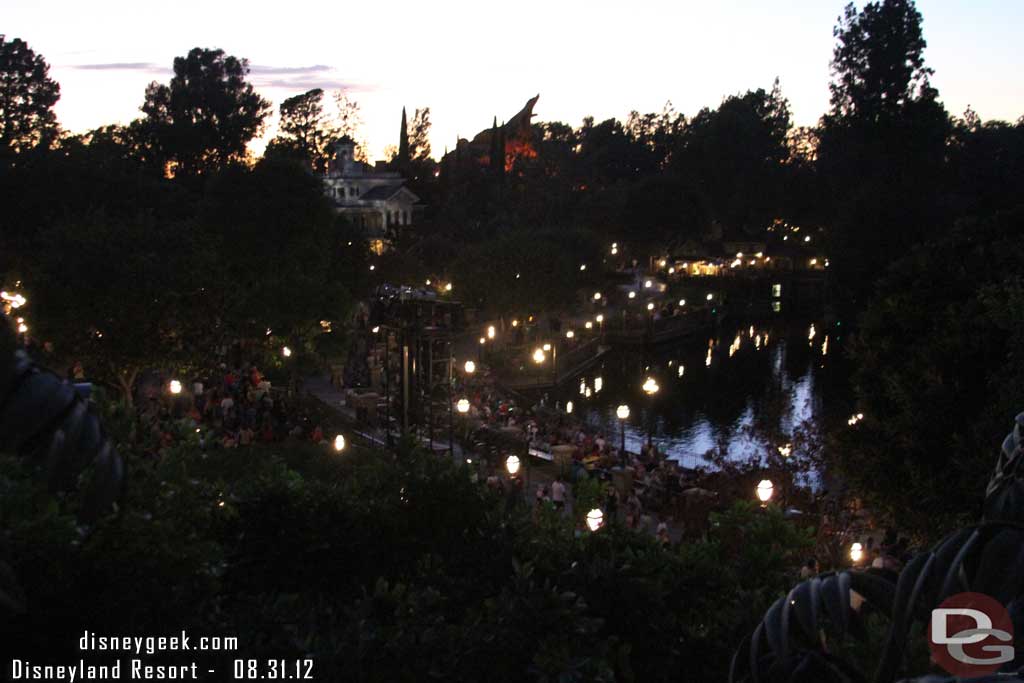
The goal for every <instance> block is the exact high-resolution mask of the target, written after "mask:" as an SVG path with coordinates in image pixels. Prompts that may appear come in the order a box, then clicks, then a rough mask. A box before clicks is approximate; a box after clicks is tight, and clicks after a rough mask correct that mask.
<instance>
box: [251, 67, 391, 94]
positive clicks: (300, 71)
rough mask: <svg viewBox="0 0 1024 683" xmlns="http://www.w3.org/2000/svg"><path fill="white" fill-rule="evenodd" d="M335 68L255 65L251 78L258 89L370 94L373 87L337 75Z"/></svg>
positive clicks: (252, 68)
mask: <svg viewBox="0 0 1024 683" xmlns="http://www.w3.org/2000/svg"><path fill="white" fill-rule="evenodd" d="M335 73H336V72H335V69H334V67H333V66H327V65H326V64H314V65H312V66H267V65H265V64H253V65H252V66H251V67H249V76H250V78H251V79H252V82H253V83H254V84H255V85H256V86H257V87H263V88H280V89H282V90H300V89H301V90H313V89H314V88H320V89H321V90H349V91H355V92H370V91H373V90H375V89H376V88H375V87H374V86H372V85H367V84H362V83H354V82H351V81H347V80H343V79H341V78H338V77H337V76H336V75H335Z"/></svg>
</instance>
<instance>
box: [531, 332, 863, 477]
mask: <svg viewBox="0 0 1024 683" xmlns="http://www.w3.org/2000/svg"><path fill="white" fill-rule="evenodd" d="M843 336H844V335H843V334H842V325H841V323H839V324H838V325H837V324H835V323H832V324H828V325H827V324H826V323H824V322H823V321H822V320H820V319H817V320H814V319H788V320H783V319H774V320H771V319H770V320H768V321H759V322H750V321H744V320H739V319H736V320H735V321H734V322H733V323H732V324H728V323H725V324H722V325H720V327H719V329H718V331H717V332H716V333H715V334H713V335H710V336H709V335H704V336H702V337H700V338H694V337H691V338H689V339H687V340H685V341H681V342H679V343H675V344H672V345H666V346H664V347H659V348H657V349H655V350H654V351H651V352H648V351H644V350H642V349H635V350H634V349H617V350H615V351H613V352H612V353H611V354H609V355H607V356H605V358H604V359H603V362H602V363H601V364H600V365H598V366H595V367H593V368H591V369H590V370H588V371H587V372H585V373H583V374H581V375H580V376H578V377H577V378H575V380H574V381H573V382H568V383H566V384H565V385H563V386H562V387H561V388H560V389H559V391H558V392H557V393H556V395H555V396H553V397H551V398H552V399H553V400H557V401H558V403H559V406H560V407H561V408H562V409H565V408H566V403H567V402H568V401H571V402H572V404H573V405H572V409H573V412H574V414H576V415H577V416H579V417H582V418H584V419H585V420H586V421H587V422H588V423H589V424H591V425H592V426H593V427H594V428H595V429H596V430H598V431H601V432H603V433H604V434H605V437H606V438H607V439H609V440H613V439H614V440H613V441H612V443H616V444H617V443H618V442H619V440H620V438H621V433H620V428H621V424H620V421H619V419H618V418H617V417H616V408H617V407H618V406H619V405H622V404H625V405H627V406H629V409H630V416H629V418H628V419H627V420H626V424H625V440H626V448H627V449H628V450H630V451H633V452H638V451H639V450H640V447H641V446H642V445H643V443H644V441H645V440H647V439H648V438H649V436H648V435H650V436H651V437H652V438H653V441H654V443H655V444H656V445H657V446H658V448H659V450H660V451H662V452H663V453H667V454H668V456H669V457H670V458H672V459H675V460H677V461H679V462H680V464H682V465H684V466H687V467H692V466H695V465H699V464H704V462H705V461H704V459H703V455H704V454H705V453H707V452H708V451H712V450H716V451H718V452H719V453H722V454H726V455H727V457H728V458H729V459H733V460H743V459H749V458H751V457H757V456H758V455H763V454H764V450H765V449H766V448H775V447H777V446H778V445H779V444H781V443H785V442H786V441H788V440H789V439H790V437H791V435H792V434H793V432H794V430H795V429H796V428H797V427H799V426H801V425H802V426H803V427H805V428H808V427H809V428H811V429H814V428H820V427H822V426H823V425H824V423H825V422H826V421H835V420H844V419H846V418H848V417H849V416H850V414H851V412H852V410H853V407H852V401H851V395H850V394H851V392H850V387H849V362H848V361H847V360H846V359H845V358H844V355H843V343H844V338H843ZM680 368H682V370H680ZM647 378H652V379H653V380H654V381H655V382H656V383H657V385H658V391H657V392H656V393H654V394H653V395H649V394H647V393H645V391H644V390H643V385H644V383H645V381H646V380H647ZM588 393H589V396H587V394H588Z"/></svg>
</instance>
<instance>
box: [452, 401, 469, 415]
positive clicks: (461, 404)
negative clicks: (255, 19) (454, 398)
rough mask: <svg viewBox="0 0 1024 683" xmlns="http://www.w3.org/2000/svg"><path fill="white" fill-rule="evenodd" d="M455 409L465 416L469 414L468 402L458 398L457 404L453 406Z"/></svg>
mask: <svg viewBox="0 0 1024 683" xmlns="http://www.w3.org/2000/svg"><path fill="white" fill-rule="evenodd" d="M455 409H456V410H457V411H459V412H460V413H462V414H463V415H465V414H466V413H468V412H469V400H468V399H465V398H460V399H459V401H458V403H456V404H455Z"/></svg>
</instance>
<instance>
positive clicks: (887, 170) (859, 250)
mask: <svg viewBox="0 0 1024 683" xmlns="http://www.w3.org/2000/svg"><path fill="white" fill-rule="evenodd" d="M835 36H836V40H837V43H836V47H835V50H834V52H833V60H832V70H833V81H832V84H831V85H830V89H831V93H832V98H831V100H832V105H831V110H830V111H829V113H828V114H826V115H825V116H824V118H823V119H822V126H821V142H820V145H819V148H818V168H819V170H820V172H821V174H822V175H823V177H824V179H825V181H826V182H827V184H828V188H829V191H830V197H829V210H830V211H829V212H830V213H831V216H830V217H829V221H828V222H829V224H830V227H831V247H830V250H831V252H832V253H833V254H835V255H836V258H834V259H833V260H832V270H833V273H834V277H835V278H836V279H837V281H838V284H839V285H840V293H841V294H842V295H843V299H844V300H845V301H846V302H847V303H848V304H850V305H854V306H860V305H861V304H858V303H857V301H858V300H859V299H862V298H863V297H865V296H866V295H867V294H868V292H869V291H870V285H871V283H872V282H873V281H874V280H875V279H876V278H877V277H878V276H879V275H881V273H882V272H883V270H884V267H885V265H886V264H888V263H890V262H891V261H892V260H894V259H896V258H898V257H899V256H900V255H902V254H904V253H905V252H906V250H907V249H908V248H909V247H910V246H911V245H913V244H915V243H918V242H920V241H921V240H922V239H923V238H924V237H926V236H927V235H928V234H929V233H931V232H934V231H936V230H942V229H945V227H948V225H949V223H950V220H949V216H948V215H945V214H946V212H944V211H943V209H944V206H943V204H944V201H945V198H944V196H943V185H944V180H945V178H944V175H943V174H944V171H945V156H946V140H947V137H948V134H949V119H948V116H947V115H946V112H945V110H944V109H943V107H942V105H941V104H940V103H939V102H938V93H937V91H936V90H935V89H934V88H932V87H931V85H930V84H929V80H928V78H929V76H930V74H931V70H930V69H928V68H927V67H925V66H924V56H923V53H924V48H925V44H926V43H925V40H924V37H923V34H922V31H921V15H920V13H919V12H918V11H917V9H916V7H915V5H914V2H913V0H882V1H881V2H870V3H868V4H867V5H865V6H864V9H863V10H862V11H861V12H858V11H857V10H856V8H855V7H854V6H853V5H852V4H851V5H849V6H847V8H846V11H845V13H844V15H843V17H841V18H840V20H839V24H838V25H837V26H836V29H835Z"/></svg>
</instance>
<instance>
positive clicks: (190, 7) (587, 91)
mask: <svg viewBox="0 0 1024 683" xmlns="http://www.w3.org/2000/svg"><path fill="white" fill-rule="evenodd" d="M3 4H4V11H3V25H2V26H0V31H2V32H3V33H5V34H6V35H7V38H8V39H11V38H15V37H19V38H22V39H24V40H25V41H27V42H28V43H29V45H30V46H31V47H32V48H33V49H34V50H35V51H36V52H37V53H40V54H42V55H43V56H44V57H45V58H46V60H47V61H48V62H49V63H50V65H51V76H52V77H53V78H55V79H56V80H57V81H59V82H60V85H61V93H62V95H61V100H60V103H59V104H58V105H57V113H58V116H59V118H60V121H61V124H62V125H63V126H64V127H65V128H66V129H68V130H71V131H73V132H82V131H85V130H88V129H90V128H93V127H96V126H99V125H103V124H107V123H114V122H120V123H124V122H127V121H130V120H131V119H133V118H135V117H136V116H138V115H139V111H138V109H139V106H140V105H141V104H142V100H143V94H144V90H145V87H146V85H147V84H148V83H149V82H150V81H152V80H158V81H162V82H166V81H168V80H169V79H170V74H171V64H172V61H173V59H174V57H175V56H177V55H184V54H185V53H187V51H188V50H189V49H190V48H192V47H195V46H200V47H211V48H222V49H224V50H225V51H226V52H227V53H229V54H233V55H236V56H238V57H246V58H248V59H249V62H250V64H251V66H252V75H251V78H252V81H253V82H254V83H255V85H256V87H257V89H258V90H259V92H260V93H261V94H262V95H263V96H264V97H265V98H267V99H269V100H271V101H272V102H273V103H274V104H275V113H276V105H277V104H279V103H280V102H281V100H283V99H284V98H286V97H288V96H290V95H293V94H298V93H300V92H304V91H305V90H308V89H310V88H314V87H321V88H323V89H325V90H334V89H338V88H346V89H348V90H349V93H350V96H351V97H353V98H354V99H355V100H356V101H357V102H359V104H360V106H361V108H362V113H363V120H364V126H363V131H362V137H363V138H365V140H366V141H367V142H368V144H369V150H370V155H371V158H379V157H381V155H382V151H383V149H384V147H385V146H387V145H389V144H395V143H396V142H397V136H398V135H397V134H398V127H399V120H400V117H401V108H402V106H403V105H405V106H406V107H408V109H409V114H410V116H411V114H412V110H413V109H415V108H416V107H425V106H429V107H430V109H431V114H432V117H431V118H432V120H433V123H434V128H433V135H432V140H431V142H432V144H433V148H434V150H433V151H434V155H435V156H439V155H440V153H441V152H442V151H443V149H444V147H445V146H446V145H447V146H449V147H451V146H453V145H454V142H455V139H456V134H459V135H461V136H463V137H468V136H472V135H473V134H475V133H476V132H477V131H479V130H480V129H482V128H485V127H487V126H489V125H490V122H491V120H492V118H493V117H494V116H495V115H496V116H498V118H499V119H503V118H505V119H507V118H509V117H511V116H512V115H513V114H514V113H515V112H516V111H518V110H519V109H520V108H521V107H522V106H523V104H524V103H525V102H526V100H527V99H528V98H529V97H532V96H533V95H535V94H538V93H539V94H540V100H539V102H538V104H537V107H536V109H535V113H536V114H537V118H536V119H535V120H547V121H551V120H561V121H565V122H567V123H570V124H572V125H573V126H576V125H579V123H580V121H581V119H582V118H583V117H584V116H586V115H593V116H594V117H595V118H596V119H598V120H601V119H604V118H608V117H612V116H615V117H623V118H624V117H625V116H627V115H628V114H629V111H630V110H631V109H637V110H639V111H642V112H647V111H659V110H661V108H662V106H663V105H664V103H665V102H666V101H667V100H671V101H672V103H673V104H674V106H675V108H676V109H677V110H678V111H680V112H682V113H684V114H686V115H688V116H689V115H692V114H694V113H695V112H696V111H698V110H699V109H700V108H701V107H704V106H711V107H715V106H717V105H718V104H719V103H720V102H721V100H722V98H723V96H726V95H729V94H734V93H739V92H743V91H745V90H747V89H755V88H758V87H764V88H766V89H768V88H770V87H771V84H772V80H773V79H774V78H775V77H776V76H778V77H779V78H780V80H781V85H782V90H783V94H784V95H785V96H786V97H788V98H789V100H790V103H791V106H792V110H793V114H794V118H795V120H796V123H798V124H812V123H814V122H815V121H816V120H817V119H818V117H819V116H820V115H821V114H822V113H823V112H824V111H825V110H826V108H827V107H828V82H829V61H830V58H831V53H832V47H833V38H832V28H833V26H834V25H835V23H836V18H837V17H838V16H839V15H840V13H841V12H842V8H843V6H844V4H845V0H773V1H772V2H764V0H719V1H718V2H707V1H706V0H705V1H702V2H691V1H687V0H674V1H670V2H654V1H650V0H635V1H634V2H628V3H623V2H606V1H604V0H589V1H587V2H582V1H580V0H572V1H566V0H555V1H552V0H548V1H546V2H539V1H537V0H521V1H519V2H504V3H500V4H498V3H482V2H453V1H449V0H445V1H441V2H429V3H426V2H416V3H412V2H408V3H407V2H388V3H384V2H359V3H347V2H346V3H343V2H330V3H326V2H324V3H320V2H315V3H314V2H305V3H301V2H300V3H292V4H288V3H285V4H282V3H274V5H273V9H272V10H264V9H263V8H262V6H260V5H258V4H256V3H249V4H238V3H213V2H193V1H191V0H189V1H184V0H182V1H179V2H175V3H140V2H137V1H136V2H129V1H128V0H101V1H97V2H89V3H83V2H72V1H71V0H53V1H51V2H47V3H45V4H42V5H41V4H40V3H39V2H38V0H4V3H3ZM858 5H859V6H862V5H863V2H860V3H858ZM917 6H918V9H919V10H920V11H921V13H922V15H923V17H924V32H925V38H926V39H927V41H928V49H927V51H926V53H925V58H926V60H927V63H928V65H929V66H931V67H932V68H933V69H934V70H935V76H934V78H933V84H934V85H935V86H936V87H937V88H938V89H939V92H940V96H941V98H942V100H943V102H944V103H945V105H946V108H947V109H948V110H949V111H950V112H952V113H955V114H958V115H959V114H960V113H962V112H963V111H964V109H965V108H966V107H967V105H969V104H970V105H972V106H973V107H974V109H975V110H976V111H977V112H978V113H979V114H980V115H981V117H982V118H983V119H986V120H987V119H1005V120H1010V121H1013V120H1016V119H1017V117H1019V116H1020V115H1021V114H1024V79H1022V78H1021V76H1020V74H1021V72H1022V70H1024V51H1021V50H1020V45H1019V42H1020V38H1019V30H1020V26H1021V25H1024V2H1020V1H1018V0H1011V1H1005V0H1003V1H997V0H919V2H918V3H917ZM143 8H145V9H143ZM273 130H274V123H271V125H270V126H268V129H267V132H266V133H265V135H264V137H269V136H271V135H272V134H273ZM257 147H258V148H261V147H262V145H258V146H257Z"/></svg>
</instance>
